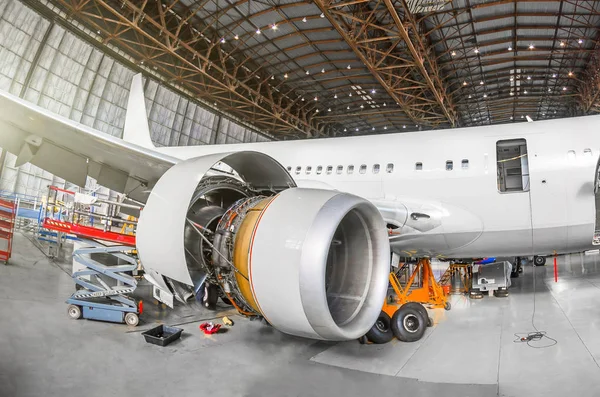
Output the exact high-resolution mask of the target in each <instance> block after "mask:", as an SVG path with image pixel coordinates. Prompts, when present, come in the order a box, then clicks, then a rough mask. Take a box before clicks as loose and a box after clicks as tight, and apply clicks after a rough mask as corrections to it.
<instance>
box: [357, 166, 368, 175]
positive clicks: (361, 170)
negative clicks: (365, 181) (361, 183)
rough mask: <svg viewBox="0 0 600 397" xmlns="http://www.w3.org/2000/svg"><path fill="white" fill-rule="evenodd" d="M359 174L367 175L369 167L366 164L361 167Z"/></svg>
mask: <svg viewBox="0 0 600 397" xmlns="http://www.w3.org/2000/svg"><path fill="white" fill-rule="evenodd" d="M358 172H360V173H361V174H364V173H366V172H367V165H366V164H363V165H361V166H360V170H359V171H358Z"/></svg>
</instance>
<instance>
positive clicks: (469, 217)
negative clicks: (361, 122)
mask: <svg viewBox="0 0 600 397" xmlns="http://www.w3.org/2000/svg"><path fill="white" fill-rule="evenodd" d="M599 127H600V116H588V117H578V118H571V119H561V120H548V121H537V122H533V123H519V124H512V125H495V126H485V127H472V128H459V129H452V130H439V131H426V132H413V133H403V134H387V135H371V136H359V137H345V138H332V139H318V140H305V141H293V142H292V141H286V142H268V143H254V144H231V145H216V146H215V145H211V146H191V147H166V148H158V149H157V150H158V151H160V152H161V153H164V154H168V155H170V156H173V157H176V158H179V159H182V160H184V159H188V158H193V157H197V156H202V155H205V154H209V153H218V152H237V151H242V150H246V151H247V150H252V151H257V152H262V153H265V154H267V155H269V156H271V157H273V158H274V159H276V160H277V161H278V162H280V163H281V164H282V165H283V166H284V167H286V168H287V169H288V171H289V172H290V174H291V175H292V176H293V177H294V179H295V180H296V181H297V183H298V185H299V186H304V187H318V188H330V189H336V190H340V191H344V192H348V193H352V194H355V195H358V196H361V197H364V198H366V199H369V200H370V201H372V202H373V203H375V204H376V205H377V207H378V208H379V209H380V212H381V213H382V215H383V216H384V219H385V220H386V221H387V222H388V224H389V225H390V242H391V244H392V249H393V250H394V251H396V252H398V253H400V254H401V255H417V256H419V255H432V256H436V255H439V256H447V257H480V256H501V255H502V256H504V255H511V256H512V255H533V254H551V253H553V252H554V251H556V252H558V253H564V252H578V251H583V250H587V249H591V248H592V247H593V245H592V239H593V236H594V232H595V229H596V220H595V218H596V201H595V180H596V174H597V162H598V161H597V160H598V155H599V153H600V135H599V134H598V132H599V131H598V129H599ZM515 140H524V141H517V142H523V145H524V148H525V149H523V148H521V149H519V148H516V147H514V146H515V144H514V142H515ZM499 141H500V143H499ZM505 141H506V142H505ZM503 142H504V143H503ZM505 145H507V146H511V145H512V147H511V149H510V150H516V151H517V152H516V153H515V156H512V155H511V154H510V153H508V154H507V156H508V158H507V159H504V158H500V157H497V156H498V155H497V151H498V150H504V149H502V148H503V147H504V146H505ZM523 145H521V146H522V147H523ZM506 150H507V151H508V149H506ZM519 150H521V152H519ZM450 161H451V162H452V164H450V163H449V162H450ZM417 163H420V166H419V165H418V164H417ZM349 166H353V170H352V171H349ZM308 167H310V168H308ZM328 167H331V168H328ZM338 167H342V168H341V171H338ZM391 167H393V169H391ZM510 167H513V168H512V169H511V168H510ZM418 168H420V169H418ZM449 168H452V169H449ZM505 168H506V169H505ZM376 171H378V172H376ZM511 173H512V175H511ZM499 174H502V175H501V177H499ZM501 180H502V182H501ZM511 184H512V186H511ZM501 185H502V186H501ZM519 185H520V187H519ZM500 190H505V191H500Z"/></svg>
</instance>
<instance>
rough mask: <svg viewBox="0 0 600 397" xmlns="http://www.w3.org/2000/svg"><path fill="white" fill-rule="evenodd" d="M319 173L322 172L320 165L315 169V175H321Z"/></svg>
mask: <svg viewBox="0 0 600 397" xmlns="http://www.w3.org/2000/svg"><path fill="white" fill-rule="evenodd" d="M321 172H323V166H322V165H320V166H318V167H317V175H321Z"/></svg>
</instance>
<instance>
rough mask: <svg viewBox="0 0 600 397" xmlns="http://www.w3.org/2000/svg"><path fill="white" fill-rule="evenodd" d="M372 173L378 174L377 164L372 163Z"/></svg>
mask: <svg viewBox="0 0 600 397" xmlns="http://www.w3.org/2000/svg"><path fill="white" fill-rule="evenodd" d="M373 173H374V174H379V164H373Z"/></svg>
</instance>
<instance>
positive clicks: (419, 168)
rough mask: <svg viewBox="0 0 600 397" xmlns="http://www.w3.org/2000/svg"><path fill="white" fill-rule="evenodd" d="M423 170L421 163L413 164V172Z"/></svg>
mask: <svg viewBox="0 0 600 397" xmlns="http://www.w3.org/2000/svg"><path fill="white" fill-rule="evenodd" d="M422 169H423V163H421V162H418V163H415V171H421V170H422Z"/></svg>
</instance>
